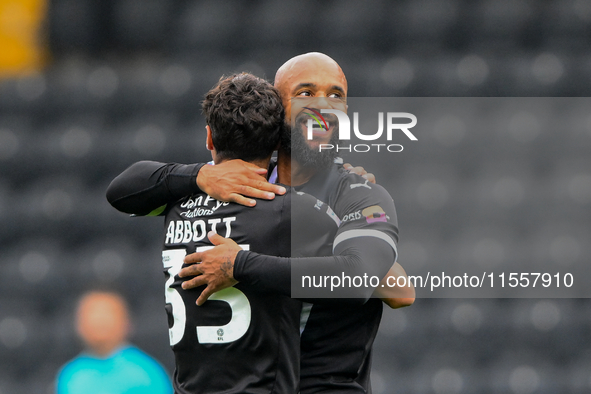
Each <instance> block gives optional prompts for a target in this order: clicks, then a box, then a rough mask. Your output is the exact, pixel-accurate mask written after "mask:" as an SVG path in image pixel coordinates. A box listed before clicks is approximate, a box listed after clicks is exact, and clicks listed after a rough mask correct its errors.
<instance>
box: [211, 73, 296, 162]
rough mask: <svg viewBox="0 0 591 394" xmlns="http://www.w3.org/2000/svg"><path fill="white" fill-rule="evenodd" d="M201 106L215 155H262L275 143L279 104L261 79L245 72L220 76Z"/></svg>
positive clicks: (253, 157) (281, 112)
mask: <svg viewBox="0 0 591 394" xmlns="http://www.w3.org/2000/svg"><path fill="white" fill-rule="evenodd" d="M202 109H203V115H204V116H205V119H206V121H207V124H208V125H209V127H210V128H211V133H212V142H213V146H214V148H215V150H216V154H217V155H218V157H219V158H222V159H224V160H229V159H242V160H245V161H252V160H260V159H265V158H267V157H269V156H270V155H271V153H272V152H273V150H275V148H276V147H277V144H278V143H279V137H280V135H281V131H282V129H283V127H284V126H283V124H284V120H283V118H284V110H283V105H282V104H281V98H280V97H279V93H278V92H277V90H276V89H275V88H274V87H273V85H271V84H270V83H269V82H267V81H265V80H264V79H261V78H258V77H256V76H254V75H252V74H248V73H241V74H234V75H231V76H229V77H222V78H221V79H220V81H219V82H218V83H217V84H216V85H215V86H214V87H213V88H212V89H211V90H210V91H209V92H207V94H206V95H205V99H204V100H203V104H202Z"/></svg>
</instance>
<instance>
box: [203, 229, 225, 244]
mask: <svg viewBox="0 0 591 394" xmlns="http://www.w3.org/2000/svg"><path fill="white" fill-rule="evenodd" d="M207 238H209V240H210V241H211V243H212V244H214V245H215V246H217V245H221V244H223V243H224V241H225V240H226V238H224V237H222V236H221V235H219V234H217V233H214V232H213V231H210V232H208V233H207Z"/></svg>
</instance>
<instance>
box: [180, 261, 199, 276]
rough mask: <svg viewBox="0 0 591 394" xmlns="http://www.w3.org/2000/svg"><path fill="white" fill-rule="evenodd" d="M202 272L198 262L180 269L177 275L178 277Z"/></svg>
mask: <svg viewBox="0 0 591 394" xmlns="http://www.w3.org/2000/svg"><path fill="white" fill-rule="evenodd" d="M202 273H203V272H202V271H201V268H200V267H199V264H193V265H190V266H188V267H185V268H183V269H182V270H180V271H179V274H178V275H179V278H185V277H187V276H195V275H201V274H202Z"/></svg>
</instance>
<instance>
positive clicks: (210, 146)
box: [205, 125, 213, 150]
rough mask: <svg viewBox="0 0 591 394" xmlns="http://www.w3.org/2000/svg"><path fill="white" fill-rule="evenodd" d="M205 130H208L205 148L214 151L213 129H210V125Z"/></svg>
mask: <svg viewBox="0 0 591 394" xmlns="http://www.w3.org/2000/svg"><path fill="white" fill-rule="evenodd" d="M205 129H206V130H207V140H206V141H205V146H206V147H207V150H213V139H212V138H211V127H209V125H206V126H205Z"/></svg>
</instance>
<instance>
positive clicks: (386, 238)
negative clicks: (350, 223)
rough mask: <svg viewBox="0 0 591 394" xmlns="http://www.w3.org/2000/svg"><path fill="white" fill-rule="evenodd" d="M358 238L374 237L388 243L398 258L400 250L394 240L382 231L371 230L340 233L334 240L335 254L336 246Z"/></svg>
mask: <svg viewBox="0 0 591 394" xmlns="http://www.w3.org/2000/svg"><path fill="white" fill-rule="evenodd" d="M358 237H374V238H379V239H381V240H383V241H386V242H387V243H388V244H389V245H390V246H391V247H392V249H394V254H395V255H396V256H398V249H397V248H396V244H395V243H394V240H392V238H390V237H389V236H387V235H386V234H384V233H383V232H381V231H378V230H370V229H357V230H348V231H345V232H343V233H340V234H339V235H337V237H336V238H335V239H334V243H333V246H332V251H333V252H334V249H335V248H336V246H337V245H338V244H340V243H341V242H343V241H346V240H348V239H352V238H358Z"/></svg>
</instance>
